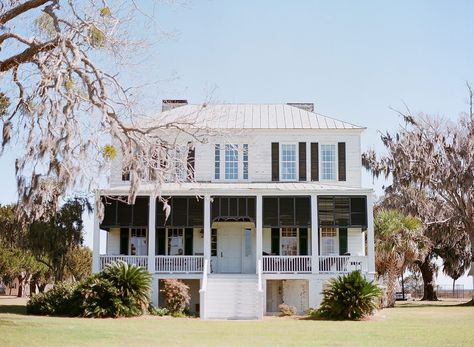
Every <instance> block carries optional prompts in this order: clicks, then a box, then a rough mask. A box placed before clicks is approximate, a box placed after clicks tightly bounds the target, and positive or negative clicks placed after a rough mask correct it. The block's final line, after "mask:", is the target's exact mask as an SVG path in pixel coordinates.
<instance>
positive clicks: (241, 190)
mask: <svg viewBox="0 0 474 347" xmlns="http://www.w3.org/2000/svg"><path fill="white" fill-rule="evenodd" d="M129 189H130V186H129V185H123V186H116V187H111V188H107V189H100V190H99V191H98V192H99V194H102V195H114V194H128V192H129ZM153 192H161V194H162V195H173V194H180V195H185V194H187V195H189V194H191V195H200V194H213V195H242V194H248V195H252V194H256V193H267V194H282V195H291V194H296V193H298V194H311V193H318V194H321V195H324V194H326V195H327V194H340V195H357V194H358V195H366V194H372V193H373V190H372V189H367V188H356V187H347V186H338V185H329V184H322V183H318V182H267V183H265V182H255V183H251V182H249V183H245V182H228V183H227V182H193V183H163V184H161V185H155V184H151V183H150V184H144V185H142V186H141V187H140V189H139V193H138V195H140V194H151V193H153Z"/></svg>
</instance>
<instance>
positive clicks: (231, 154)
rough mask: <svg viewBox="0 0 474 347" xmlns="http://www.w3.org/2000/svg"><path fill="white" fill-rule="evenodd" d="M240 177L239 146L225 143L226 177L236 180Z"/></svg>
mask: <svg viewBox="0 0 474 347" xmlns="http://www.w3.org/2000/svg"><path fill="white" fill-rule="evenodd" d="M238 178H239V147H238V145H225V179H226V180H236V179H238Z"/></svg>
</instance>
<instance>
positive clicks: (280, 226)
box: [93, 101, 375, 319]
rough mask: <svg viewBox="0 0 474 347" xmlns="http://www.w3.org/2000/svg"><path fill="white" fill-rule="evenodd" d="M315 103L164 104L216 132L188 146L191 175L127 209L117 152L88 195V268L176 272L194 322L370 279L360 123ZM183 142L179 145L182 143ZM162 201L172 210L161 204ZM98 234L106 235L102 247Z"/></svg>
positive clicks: (270, 307)
mask: <svg viewBox="0 0 474 347" xmlns="http://www.w3.org/2000/svg"><path fill="white" fill-rule="evenodd" d="M313 108H314V106H313V104H307V103H300V104H270V105H269V104H258V105H242V104H223V105H207V106H206V107H202V105H191V104H187V102H186V101H165V106H164V109H165V111H163V112H162V113H161V115H160V116H162V117H163V116H164V117H168V118H174V117H176V118H179V117H180V116H182V115H185V114H193V113H196V112H197V113H199V118H200V119H206V118H209V119H211V118H212V121H211V122H209V123H208V124H210V126H211V127H213V128H215V129H216V130H222V132H217V133H216V134H217V135H214V136H212V137H209V139H208V141H207V142H206V143H199V142H198V143H192V139H189V140H185V141H186V142H187V141H189V143H191V146H190V147H189V148H190V149H189V152H188V158H189V163H190V167H192V168H193V174H192V176H193V177H192V179H191V180H190V182H184V183H179V184H177V183H172V182H169V183H166V182H165V183H163V184H161V186H160V192H159V194H160V196H156V190H155V189H152V188H151V186H150V187H148V186H147V185H146V184H144V185H142V187H141V188H140V192H139V194H138V196H137V198H136V201H135V204H134V205H128V204H126V203H124V202H121V201H120V200H117V199H109V198H107V197H117V196H121V195H124V196H125V195H127V194H128V190H129V182H128V181H127V179H128V177H127V175H126V174H124V172H123V166H122V165H121V163H120V156H117V158H116V162H115V163H114V165H113V166H112V172H111V177H110V187H109V188H106V189H100V190H98V191H97V194H96V196H97V198H98V199H99V198H100V199H102V201H104V202H105V213H104V214H105V216H104V218H103V220H102V221H99V220H98V219H97V218H96V222H95V230H94V252H93V268H94V271H100V270H101V269H102V268H103V266H104V265H105V264H107V263H109V262H112V261H114V260H118V259H121V260H124V261H126V262H129V263H133V264H137V265H140V266H143V267H145V268H147V269H148V271H150V272H151V273H152V275H153V286H152V287H153V291H152V298H151V299H152V302H153V304H154V305H156V306H160V305H163V299H162V297H161V295H160V293H159V289H160V281H161V280H163V279H167V278H176V279H181V280H183V281H184V282H185V283H187V284H188V285H189V287H190V291H191V303H190V307H189V310H190V311H191V312H195V313H198V314H199V315H200V317H201V318H204V319H221V318H223V319H238V318H241V319H245V318H249V319H258V318H261V317H262V316H263V315H265V314H272V313H275V312H277V311H278V306H279V304H281V303H286V304H289V305H292V306H295V307H296V308H297V310H298V311H299V312H301V313H302V312H304V311H305V310H307V309H308V308H312V307H317V306H318V305H319V304H320V302H321V299H322V294H321V291H322V289H323V287H324V286H325V284H326V283H327V281H328V280H329V279H330V278H332V277H334V276H338V275H340V274H344V273H347V272H350V271H353V270H360V271H362V273H363V274H364V275H366V276H367V277H370V278H373V275H374V272H375V265H374V226H373V190H372V189H367V188H362V186H361V174H362V167H361V146H360V138H361V134H362V132H363V131H364V128H362V127H359V126H356V125H353V124H350V123H346V122H343V121H339V120H336V119H333V118H330V117H327V116H323V115H320V114H318V113H315V112H314V109H313ZM186 142H185V143H186ZM163 198H166V199H167V201H168V204H169V206H170V207H171V212H170V214H169V216H168V217H166V214H165V212H164V210H163V202H162V199H163ZM100 230H105V231H106V232H107V238H106V240H107V241H106V247H105V249H106V252H105V254H100V249H101V246H100V244H99V243H100V235H99V234H100Z"/></svg>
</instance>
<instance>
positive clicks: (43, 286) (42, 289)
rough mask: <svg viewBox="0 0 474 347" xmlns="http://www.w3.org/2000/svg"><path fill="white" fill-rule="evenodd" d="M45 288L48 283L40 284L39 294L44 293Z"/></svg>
mask: <svg viewBox="0 0 474 347" xmlns="http://www.w3.org/2000/svg"><path fill="white" fill-rule="evenodd" d="M45 288H46V283H38V292H40V293H44V289H45Z"/></svg>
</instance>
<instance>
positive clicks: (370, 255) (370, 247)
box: [367, 194, 375, 275]
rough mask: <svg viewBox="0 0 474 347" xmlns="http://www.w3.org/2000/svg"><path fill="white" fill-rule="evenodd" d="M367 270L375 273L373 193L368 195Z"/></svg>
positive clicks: (370, 273) (371, 273)
mask: <svg viewBox="0 0 474 347" xmlns="http://www.w3.org/2000/svg"><path fill="white" fill-rule="evenodd" d="M367 270H368V273H369V275H374V274H375V240H374V201H373V196H372V194H370V195H367Z"/></svg>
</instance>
